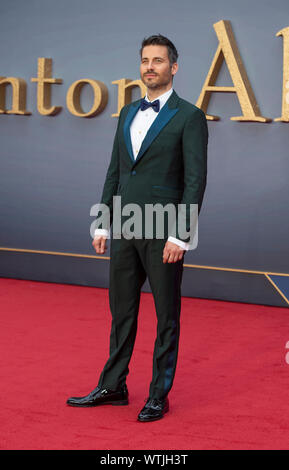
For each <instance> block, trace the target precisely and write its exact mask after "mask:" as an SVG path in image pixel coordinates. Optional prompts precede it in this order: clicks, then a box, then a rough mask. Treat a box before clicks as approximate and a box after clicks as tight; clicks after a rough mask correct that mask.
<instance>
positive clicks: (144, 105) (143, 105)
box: [140, 98, 160, 113]
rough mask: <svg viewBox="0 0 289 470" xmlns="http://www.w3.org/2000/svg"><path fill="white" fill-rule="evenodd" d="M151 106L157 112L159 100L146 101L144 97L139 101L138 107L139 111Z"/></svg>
mask: <svg viewBox="0 0 289 470" xmlns="http://www.w3.org/2000/svg"><path fill="white" fill-rule="evenodd" d="M150 106H151V107H152V108H153V109H154V110H155V112H156V113H158V112H159V110H160V100H155V101H153V102H150V101H146V100H145V99H144V98H142V100H141V103H140V109H141V111H144V110H145V109H147V108H149V107H150Z"/></svg>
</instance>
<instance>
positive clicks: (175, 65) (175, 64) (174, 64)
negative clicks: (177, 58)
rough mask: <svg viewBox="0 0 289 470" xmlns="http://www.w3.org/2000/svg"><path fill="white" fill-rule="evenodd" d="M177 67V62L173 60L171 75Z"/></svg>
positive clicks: (175, 71)
mask: <svg viewBox="0 0 289 470" xmlns="http://www.w3.org/2000/svg"><path fill="white" fill-rule="evenodd" d="M178 68H179V66H178V64H177V62H174V63H173V65H172V75H175V74H176V73H177V71H178Z"/></svg>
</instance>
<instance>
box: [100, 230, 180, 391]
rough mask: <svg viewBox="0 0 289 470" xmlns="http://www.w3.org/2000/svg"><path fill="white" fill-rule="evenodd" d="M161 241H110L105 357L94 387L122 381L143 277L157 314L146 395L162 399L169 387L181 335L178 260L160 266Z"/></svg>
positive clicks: (127, 370)
mask: <svg viewBox="0 0 289 470" xmlns="http://www.w3.org/2000/svg"><path fill="white" fill-rule="evenodd" d="M165 243H166V240H164V239H134V238H133V239H131V240H127V239H125V238H123V237H122V238H121V239H112V240H111V259H110V276H109V279H110V282H109V284H110V286H109V287H110V288H109V303H110V310H111V314H112V324H111V334H110V356H109V359H108V361H107V362H106V364H105V367H104V369H103V371H102V373H101V376H100V379H99V383H98V385H99V386H102V387H106V388H111V389H115V388H117V387H118V386H119V385H121V384H123V383H125V381H126V376H127V374H128V372H129V368H128V365H129V361H130V358H131V355H132V352H133V347H134V343H135V337H136V332H137V320H138V310H139V302H140V292H141V287H142V285H143V283H144V282H145V280H146V278H147V277H148V280H149V283H150V286H151V290H152V294H153V297H154V303H155V310H156V315H157V337H156V341H155V346H154V353H153V377H152V381H151V383H150V388H149V396H150V397H152V398H164V397H165V396H166V395H167V394H168V392H169V391H170V389H171V387H172V384H173V379H174V375H175V369H176V364H177V355H178V344H179V334H180V311H181V281H182V274H183V258H182V259H181V260H180V261H177V262H176V263H163V249H164V246H165Z"/></svg>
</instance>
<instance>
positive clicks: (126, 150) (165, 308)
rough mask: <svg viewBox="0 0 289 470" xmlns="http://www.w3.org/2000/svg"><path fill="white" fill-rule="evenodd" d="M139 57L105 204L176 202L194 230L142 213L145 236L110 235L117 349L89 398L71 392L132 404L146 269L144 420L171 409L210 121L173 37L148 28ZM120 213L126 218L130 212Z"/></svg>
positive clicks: (102, 245) (101, 238)
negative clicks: (137, 92)
mask: <svg viewBox="0 0 289 470" xmlns="http://www.w3.org/2000/svg"><path fill="white" fill-rule="evenodd" d="M140 56H141V64H140V76H141V80H142V81H143V83H144V84H145V85H146V87H147V93H146V96H145V97H144V98H142V99H139V100H136V101H134V102H132V103H131V104H128V105H126V106H124V107H123V108H122V109H121V112H120V116H119V120H118V126H117V130H116V134H115V138H114V143H113V150H112V156H111V162H110V165H109V168H108V171H107V175H106V179H105V184H104V188H103V193H102V198H101V203H102V204H104V205H105V207H107V208H108V214H109V215H110V216H111V218H113V217H114V216H116V211H115V205H114V200H115V197H116V196H120V197H121V205H122V207H125V206H126V205H127V204H132V203H134V204H138V205H139V207H140V208H141V209H143V212H142V216H143V214H144V213H145V207H146V205H148V204H157V203H158V204H160V205H161V206H162V207H164V206H166V205H167V204H171V205H173V207H175V209H176V214H177V213H178V208H179V207H181V206H180V205H182V207H183V208H185V209H184V211H183V218H184V224H185V227H186V228H187V232H184V231H183V230H181V229H180V224H179V219H178V222H176V219H175V220H174V222H173V224H170V223H169V222H168V221H167V219H166V220H164V223H163V233H162V237H159V235H158V231H157V228H156V225H157V221H155V219H154V220H153V222H151V219H150V222H149V223H148V221H147V220H146V219H145V218H143V219H142V222H143V221H144V223H142V224H141V229H140V231H139V232H138V236H134V237H132V238H131V237H128V236H126V232H125V231H124V232H123V231H120V233H118V235H117V236H114V235H113V236H112V237H111V250H110V251H111V256H110V274H109V302H110V309H111V314H112V325H111V333H110V351H109V353H110V354H109V358H108V360H107V362H106V364H105V366H104V368H103V370H102V372H101V374H100V377H99V381H98V385H97V387H96V388H95V389H94V390H93V391H92V392H91V393H89V394H88V395H86V396H85V397H71V398H69V399H68V400H67V403H68V404H69V405H71V406H97V405H101V404H114V405H126V404H128V390H127V386H126V376H127V374H128V372H129V368H128V365H129V361H130V358H131V355H132V352H133V347H134V342H135V337H136V332H137V316H138V310H139V301H140V292H141V287H142V285H143V284H144V282H145V280H146V278H147V277H148V280H149V283H150V286H151V290H152V294H153V297H154V303H155V308H156V314H157V322H158V323H157V338H156V341H155V346H154V352H153V374H152V381H151V383H150V387H149V394H148V397H147V400H146V404H145V406H144V407H143V408H142V410H141V411H140V413H139V415H138V420H139V421H154V420H157V419H160V418H162V417H163V415H164V413H166V412H167V411H168V409H169V400H168V393H169V391H170V389H171V387H172V384H173V380H174V375H175V369H176V364H177V355H178V343H179V332H180V311H181V281H182V274H183V261H184V253H185V252H186V251H187V250H188V249H190V248H191V246H192V245H190V241H191V237H190V236H188V229H189V228H190V226H191V221H190V220H189V219H190V215H191V212H190V207H191V205H195V206H196V205H197V206H196V207H197V214H198V213H199V212H200V208H201V205H202V201H203V196H204V191H205V187H206V180H207V143H208V127H207V121H206V116H205V114H204V112H203V111H202V110H201V109H200V108H198V107H196V106H195V105H193V104H191V103H189V102H188V101H186V100H184V99H182V98H180V97H179V96H178V94H177V93H176V92H175V90H173V88H172V84H173V77H174V75H175V74H176V72H177V70H178V64H177V58H178V53H177V50H176V48H175V46H174V45H173V43H172V42H171V41H170V40H169V39H167V38H166V37H164V36H162V35H154V36H150V37H149V38H147V39H144V40H143V42H142V46H141V49H140ZM121 214H122V219H121V222H122V225H121V227H123V226H124V221H125V220H126V221H127V219H125V217H123V212H122V211H121ZM111 218H110V219H109V222H108V223H107V224H106V225H105V224H104V225H102V227H101V228H99V227H98V228H97V229H96V230H95V235H94V240H93V246H94V248H95V251H96V253H99V254H101V253H104V252H105V250H106V248H107V246H106V240H107V238H108V236H109V232H108V231H109V228H110V220H111ZM113 220H114V219H113ZM148 224H150V226H149V227H148ZM147 229H149V230H147ZM147 233H150V236H146V235H147Z"/></svg>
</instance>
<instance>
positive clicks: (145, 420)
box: [137, 408, 169, 423]
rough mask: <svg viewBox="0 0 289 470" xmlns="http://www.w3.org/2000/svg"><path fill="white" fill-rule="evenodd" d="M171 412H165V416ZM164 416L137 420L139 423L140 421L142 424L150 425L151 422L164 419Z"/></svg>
mask: <svg viewBox="0 0 289 470" xmlns="http://www.w3.org/2000/svg"><path fill="white" fill-rule="evenodd" d="M168 411H169V408H168V409H167V410H164V414H165V413H167V412H168ZM164 414H163V415H162V416H158V417H157V418H148V419H146V418H139V417H138V418H137V419H138V421H140V422H141V423H149V422H150V421H157V420H159V419H162V418H163V417H164Z"/></svg>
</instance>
